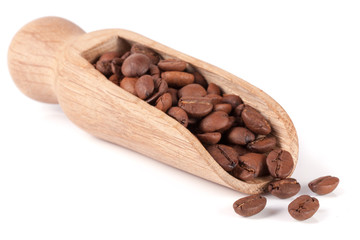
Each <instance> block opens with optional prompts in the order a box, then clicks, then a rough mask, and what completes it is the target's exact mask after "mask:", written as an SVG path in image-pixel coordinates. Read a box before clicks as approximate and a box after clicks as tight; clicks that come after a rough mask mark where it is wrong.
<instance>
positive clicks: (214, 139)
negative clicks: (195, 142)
mask: <svg viewBox="0 0 360 240" xmlns="http://www.w3.org/2000/svg"><path fill="white" fill-rule="evenodd" d="M196 136H197V138H198V139H199V140H200V142H202V143H203V144H209V145H213V144H217V143H218V142H219V141H220V139H221V133H219V132H209V133H199V134H196Z"/></svg>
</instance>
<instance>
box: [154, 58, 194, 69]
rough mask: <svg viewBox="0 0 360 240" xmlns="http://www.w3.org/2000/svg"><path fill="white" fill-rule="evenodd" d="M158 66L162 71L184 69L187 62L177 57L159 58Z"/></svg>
mask: <svg viewBox="0 0 360 240" xmlns="http://www.w3.org/2000/svg"><path fill="white" fill-rule="evenodd" d="M158 66H159V68H160V69H161V70H163V71H180V72H182V71H184V70H185V69H186V66H187V63H186V62H184V61H181V60H178V59H166V60H160V61H159V63H158Z"/></svg>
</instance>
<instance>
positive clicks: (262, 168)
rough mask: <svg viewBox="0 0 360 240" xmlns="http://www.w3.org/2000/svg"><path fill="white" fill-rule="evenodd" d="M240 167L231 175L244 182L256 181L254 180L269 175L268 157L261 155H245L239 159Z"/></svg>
mask: <svg viewBox="0 0 360 240" xmlns="http://www.w3.org/2000/svg"><path fill="white" fill-rule="evenodd" d="M238 159H239V162H238V165H237V166H236V167H235V168H234V170H233V171H232V172H231V174H232V175H233V176H234V177H236V178H238V179H241V180H243V181H250V180H254V178H256V177H259V176H263V175H265V174H267V173H268V172H267V169H266V156H265V155H264V154H259V153H245V154H244V155H242V156H239V157H238Z"/></svg>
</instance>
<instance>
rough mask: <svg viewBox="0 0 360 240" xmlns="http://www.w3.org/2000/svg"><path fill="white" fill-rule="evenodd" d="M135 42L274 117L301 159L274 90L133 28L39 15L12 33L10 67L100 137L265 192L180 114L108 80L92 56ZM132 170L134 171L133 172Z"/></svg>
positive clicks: (21, 81) (36, 95)
mask: <svg viewBox="0 0 360 240" xmlns="http://www.w3.org/2000/svg"><path fill="white" fill-rule="evenodd" d="M134 42H137V43H140V44H143V45H145V46H148V47H150V48H152V49H154V50H155V51H157V52H158V53H160V54H161V55H162V56H163V57H164V58H165V59H166V58H178V59H181V60H184V61H186V62H188V63H190V64H191V65H192V67H194V68H195V69H196V70H197V71H199V72H200V73H201V74H203V75H204V76H205V78H206V80H207V81H208V82H213V83H215V84H218V85H219V86H221V88H222V89H223V90H224V92H225V93H233V94H237V95H239V96H241V98H242V99H243V100H244V102H245V103H247V104H249V105H251V106H253V107H255V108H256V109H258V110H259V111H260V112H261V113H262V114H263V115H264V116H266V118H267V119H268V120H269V121H270V122H271V124H272V127H273V133H274V135H275V136H276V137H277V138H278V140H279V145H280V147H281V148H283V149H285V150H288V151H289V152H290V153H291V154H292V156H293V159H294V162H295V165H296V163H297V159H298V138H297V134H296V130H295V127H294V125H293V123H292V121H291V120H290V118H289V116H288V115H287V113H286V112H285V110H284V109H283V108H282V107H281V106H280V105H279V104H278V103H277V102H276V101H275V100H273V99H272V98H271V97H270V96H269V95H267V94H266V93H264V92H263V91H262V90H260V89H258V88H256V87H255V86H253V85H251V84H249V83H248V82H246V81H244V80H243V79H241V78H238V77H236V76H234V75H232V74H230V73H228V72H226V71H224V70H222V69H219V68H217V67H215V66H213V65H210V64H208V63H205V62H203V61H200V60H198V59H196V58H193V57H190V56H188V55H185V54H183V53H180V52H178V51H175V50H173V49H171V48H168V47H166V46H164V45H162V44H160V43H157V42H155V41H153V40H151V39H148V38H146V37H144V36H141V35H139V34H136V33H134V32H130V31H126V30H121V29H109V30H101V31H95V32H91V33H87V34H85V33H84V31H83V30H81V29H80V28H79V27H78V26H76V25H75V24H73V23H71V22H69V21H67V20H65V19H62V18H56V17H46V18H40V19H37V20H35V21H33V22H31V23H29V24H27V25H26V26H24V27H23V28H22V29H21V30H20V31H19V32H18V33H17V34H16V35H15V37H14V39H13V41H12V43H11V45H10V48H9V52H8V64H9V69H10V73H11V75H12V77H13V80H14V81H15V83H16V85H17V86H18V87H19V89H20V90H21V91H22V92H23V93H24V94H26V95H27V96H29V97H31V98H33V99H35V100H39V101H42V102H47V103H59V104H60V106H61V108H62V109H63V111H64V113H65V114H66V115H67V117H68V118H69V119H70V120H71V121H73V122H74V123H75V124H76V125H78V126H79V127H80V128H82V129H84V130H85V131H87V132H88V133H90V134H92V135H95V136H96V137H98V138H101V139H104V140H106V141H109V142H112V143H115V144H118V145H120V146H123V147H126V148H129V149H132V150H134V151H136V152H139V153H142V154H144V155H146V156H149V157H151V158H153V159H156V160H158V161H161V162H163V163H166V164H168V165H170V166H173V167H176V168H179V169H182V170H184V171H186V172H189V173H191V174H194V175H197V176H199V177H201V178H204V179H207V180H210V181H213V182H215V183H218V184H221V185H224V186H226V187H229V188H232V189H235V190H237V191H240V192H243V193H249V194H254V193H260V192H263V191H264V188H265V187H266V185H267V184H268V182H269V181H270V180H271V177H265V178H259V179H256V180H254V181H253V182H243V181H240V180H238V179H236V178H234V177H232V176H231V175H230V174H228V173H227V172H225V171H224V170H223V169H222V168H221V167H220V166H219V165H218V164H217V163H216V162H215V160H214V159H213V158H212V157H211V156H210V155H209V153H208V152H207V151H206V150H205V148H204V147H203V146H202V145H201V143H200V142H199V141H198V140H197V139H196V138H195V137H194V136H193V135H192V134H191V132H190V131H188V130H187V129H186V128H184V127H183V126H182V125H180V124H179V123H178V122H177V121H176V120H174V119H172V118H171V117H169V116H167V115H166V114H165V113H163V112H162V111H160V110H158V109H156V108H154V107H152V106H151V105H149V104H147V103H146V102H145V101H142V100H141V99H139V98H137V97H135V96H133V95H131V94H130V93H128V92H126V91H124V90H123V89H121V88H120V87H118V86H116V85H115V84H113V83H111V82H110V81H108V80H107V79H106V78H105V77H104V76H103V75H102V74H101V73H100V72H98V71H97V70H96V69H95V68H94V67H93V65H92V64H91V62H93V61H94V60H95V59H96V58H98V57H99V56H100V55H101V54H102V53H104V52H107V51H115V50H116V51H120V52H125V51H126V50H128V49H129V47H130V45H131V44H133V43H134ZM134 174H135V173H134Z"/></svg>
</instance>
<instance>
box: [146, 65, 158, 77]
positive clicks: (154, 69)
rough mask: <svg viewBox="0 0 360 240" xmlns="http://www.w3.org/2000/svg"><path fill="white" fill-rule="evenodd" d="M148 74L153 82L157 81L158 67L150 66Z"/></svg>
mask: <svg viewBox="0 0 360 240" xmlns="http://www.w3.org/2000/svg"><path fill="white" fill-rule="evenodd" d="M149 72H150V75H151V77H152V78H153V79H154V80H158V79H159V78H160V69H159V68H158V66H156V65H154V64H150V66H149Z"/></svg>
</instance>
